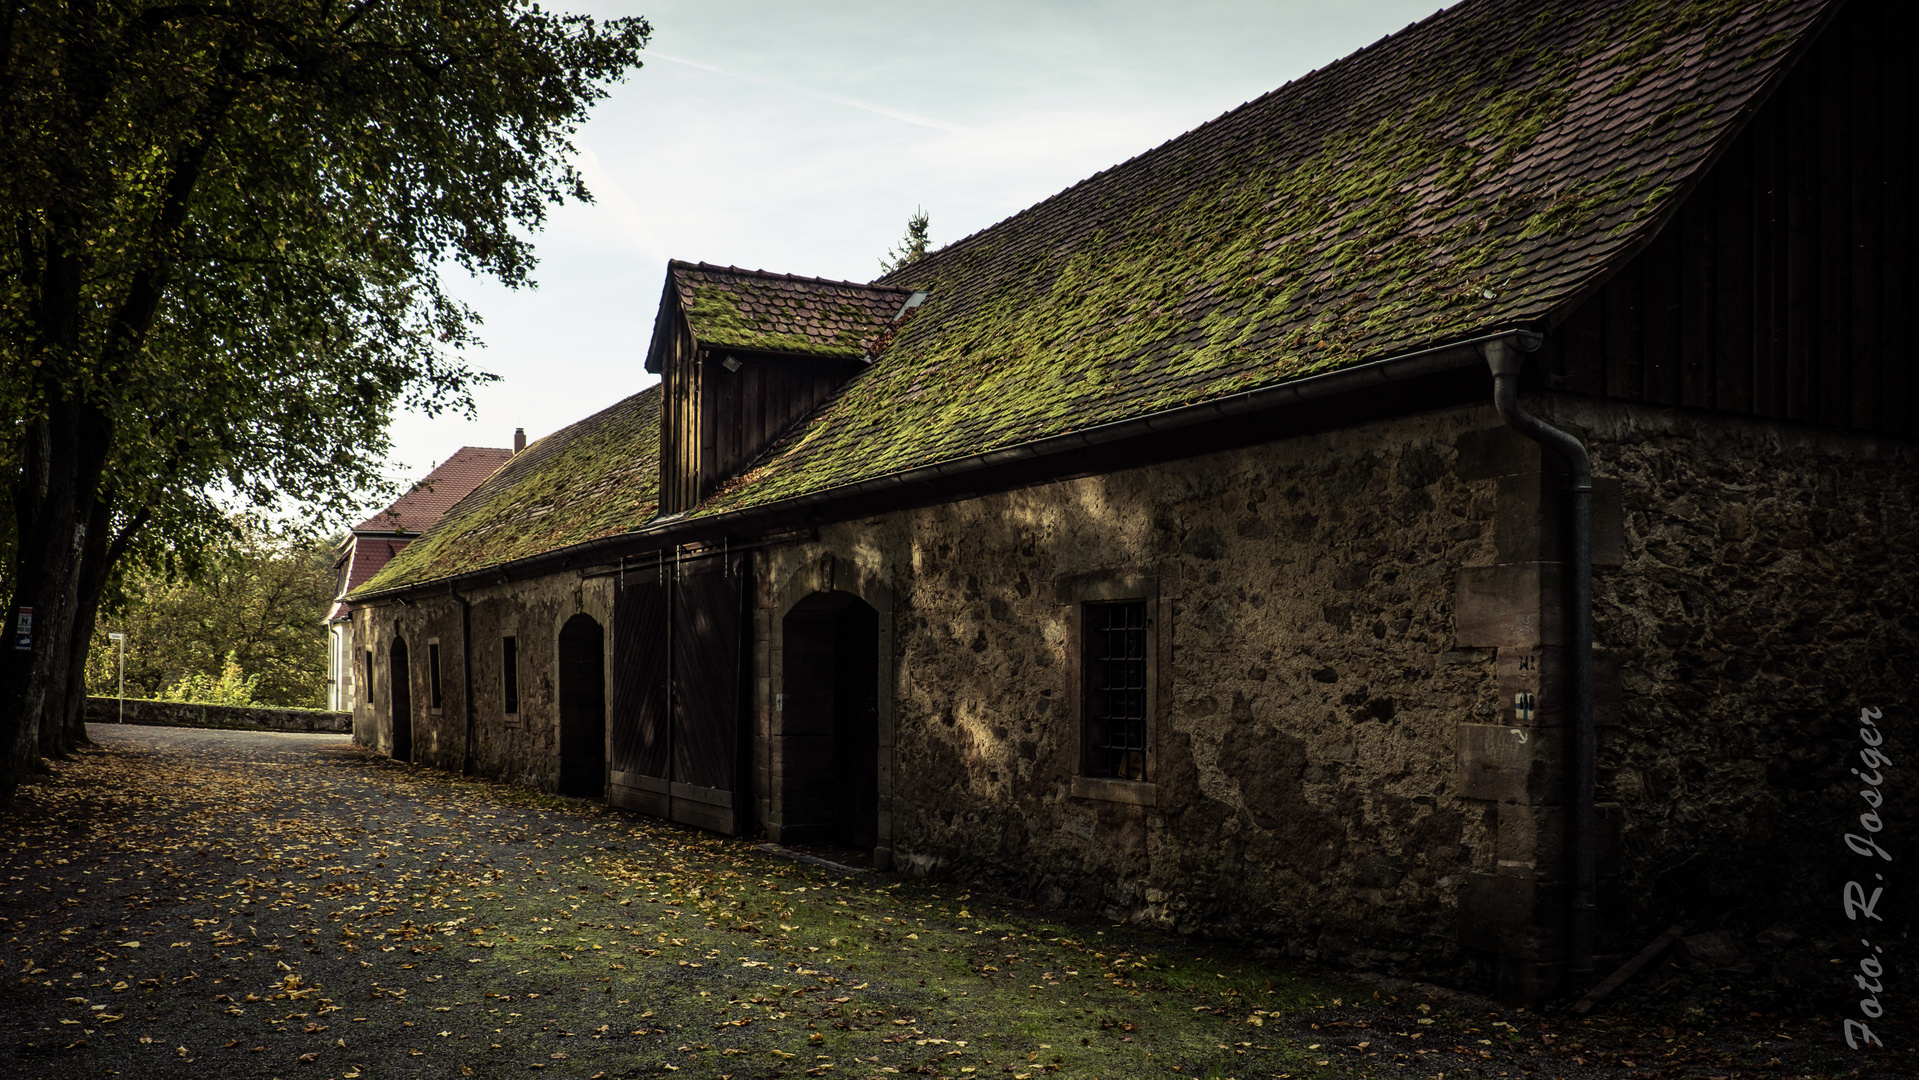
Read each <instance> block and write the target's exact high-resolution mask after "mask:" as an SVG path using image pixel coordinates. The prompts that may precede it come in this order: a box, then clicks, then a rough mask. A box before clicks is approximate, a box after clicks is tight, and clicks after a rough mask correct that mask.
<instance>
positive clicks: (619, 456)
mask: <svg viewBox="0 0 1919 1080" xmlns="http://www.w3.org/2000/svg"><path fill="white" fill-rule="evenodd" d="M659 484H660V388H659V387H658V386H654V387H650V388H648V389H646V390H642V391H640V392H639V393H637V394H634V395H633V396H632V397H629V398H627V399H626V400H624V401H621V402H620V403H618V404H617V405H614V406H613V407H612V408H609V409H604V410H602V411H600V412H597V413H594V414H593V415H592V416H589V417H587V418H586V419H584V420H581V421H580V422H579V423H577V424H573V425H571V426H569V427H565V428H562V429H560V430H559V431H556V432H554V433H553V434H551V435H548V436H547V437H546V438H544V439H541V440H539V441H538V442H535V443H534V444H533V445H531V446H529V447H527V448H526V449H525V450H523V451H521V452H520V453H518V454H515V455H514V456H513V457H512V459H511V460H509V461H508V462H507V463H506V464H505V465H504V466H502V467H501V468H500V470H499V471H498V472H496V473H494V474H493V475H492V476H491V477H489V478H488V479H487V480H486V482H485V483H483V484H481V485H480V486H479V487H477V488H474V489H473V491H472V493H471V494H469V495H467V497H466V498H464V499H461V500H460V501H459V502H458V503H455V504H454V506H453V508H452V509H451V510H448V511H447V512H446V515H445V516H444V517H442V518H441V519H440V520H439V521H438V522H437V523H435V524H434V526H433V527H432V528H431V529H428V530H427V533H426V535H425V536H422V537H420V538H419V539H418V540H415V541H413V542H412V543H411V544H408V545H407V546H406V547H405V548H404V549H403V550H401V551H400V553H399V554H398V555H396V556H394V558H393V560H392V561H391V562H388V563H387V564H386V566H385V567H384V568H383V569H382V570H381V571H380V573H379V574H377V575H376V576H374V577H373V579H372V580H370V581H368V582H367V583H366V584H365V585H362V586H361V587H359V588H358V589H355V590H354V591H353V593H352V595H350V596H349V599H353V598H356V597H359V596H362V595H365V594H367V593H374V592H383V591H386V590H388V589H393V588H398V587H402V586H414V585H423V584H427V583H429V582H433V581H439V580H442V579H444V578H450V577H454V576H457V575H459V574H464V573H470V572H472V571H475V570H485V569H488V568H490V567H494V566H501V565H504V564H506V563H510V562H514V561H516V560H519V559H524V558H528V557H531V556H534V555H541V554H544V553H546V552H549V551H553V550H556V549H559V548H563V547H570V546H572V545H574V544H580V543H584V542H586V541H588V540H598V539H600V538H601V537H605V536H612V535H615V534H617V533H623V532H626V531H627V530H629V529H631V528H632V527H634V526H635V525H638V524H640V523H641V522H644V521H646V520H647V519H648V518H651V517H652V516H653V514H654V511H655V509H656V508H657V505H658V491H659Z"/></svg>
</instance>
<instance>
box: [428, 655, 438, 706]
mask: <svg viewBox="0 0 1919 1080" xmlns="http://www.w3.org/2000/svg"><path fill="white" fill-rule="evenodd" d="M426 654H427V661H426V663H427V697H428V701H427V704H428V705H430V706H431V707H433V708H435V709H437V708H440V643H439V642H437V641H432V642H428V643H427V647H426Z"/></svg>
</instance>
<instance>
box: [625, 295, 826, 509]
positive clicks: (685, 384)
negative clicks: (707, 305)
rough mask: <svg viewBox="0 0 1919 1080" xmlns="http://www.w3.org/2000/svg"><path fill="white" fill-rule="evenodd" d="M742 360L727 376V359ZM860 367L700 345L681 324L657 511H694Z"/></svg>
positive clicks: (673, 348) (665, 377)
mask: <svg viewBox="0 0 1919 1080" xmlns="http://www.w3.org/2000/svg"><path fill="white" fill-rule="evenodd" d="M729 356H731V357H732V358H734V359H735V360H737V361H739V364H740V369H739V370H738V371H728V370H726V367H725V361H726V358H727V357H729ZM858 366H859V365H858V364H856V363H849V362H847V361H843V360H827V359H821V358H819V357H809V356H789V355H785V354H776V353H760V352H748V351H745V350H741V349H706V348H701V347H700V346H699V344H698V342H696V341H695V340H694V338H693V335H692V333H691V332H690V331H689V330H688V329H687V327H686V323H685V321H684V320H683V319H682V320H676V325H675V327H674V329H673V331H672V336H671V340H670V343H669V345H668V348H667V350H666V356H665V359H664V363H663V364H662V365H661V373H660V377H661V379H662V381H663V382H664V383H665V384H666V400H665V405H664V408H663V409H662V410H661V423H662V425H663V427H664V430H663V431H662V432H661V447H660V512H661V513H666V514H671V513H676V512H678V511H681V510H689V509H691V508H693V507H694V506H697V505H698V504H699V502H700V500H701V499H704V498H705V497H706V496H708V495H710V494H712V492H713V490H714V489H715V488H717V487H719V486H720V485H721V484H723V483H725V482H726V481H727V480H728V479H729V478H731V477H733V476H735V475H737V474H738V473H739V472H740V470H742V469H744V468H746V466H747V465H749V464H750V463H751V462H752V461H753V459H754V458H756V457H758V456H759V455H760V452H761V451H763V450H765V449H766V447H767V445H768V444H769V443H771V442H772V440H774V439H776V438H778V437H779V435H780V434H781V433H782V432H784V431H785V430H786V429H787V428H789V427H791V426H792V425H793V423H794V422H795V421H797V420H799V419H800V418H801V417H803V416H805V415H806V414H808V413H810V412H812V411H813V410H814V409H816V408H818V407H819V406H820V404H821V403H822V402H824V401H825V400H826V399H827V398H828V397H830V396H832V394H833V391H834V390H837V389H838V388H839V386H840V384H841V383H843V382H845V381H846V380H847V379H848V378H850V377H852V375H853V374H854V373H855V372H856V371H857V369H858Z"/></svg>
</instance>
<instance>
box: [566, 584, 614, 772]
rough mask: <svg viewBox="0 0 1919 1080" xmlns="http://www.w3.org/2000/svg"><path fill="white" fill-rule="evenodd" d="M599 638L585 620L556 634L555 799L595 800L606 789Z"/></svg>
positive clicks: (578, 617)
mask: <svg viewBox="0 0 1919 1080" xmlns="http://www.w3.org/2000/svg"><path fill="white" fill-rule="evenodd" d="M603 642H604V635H603V634H602V632H601V630H600V624H599V623H598V622H596V621H594V619H593V617H592V616H591V615H586V614H580V615H575V616H573V617H572V618H571V619H568V620H567V621H566V625H565V626H563V627H561V628H560V794H562V795H575V796H584V797H587V798H594V799H597V798H599V797H600V796H601V794H602V793H603V791H604V788H605V784H606V671H605V664H604V662H603V659H602V658H603V657H604V656H605V652H604V644H603Z"/></svg>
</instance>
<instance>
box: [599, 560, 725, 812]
mask: <svg viewBox="0 0 1919 1080" xmlns="http://www.w3.org/2000/svg"><path fill="white" fill-rule="evenodd" d="M744 571H745V564H744V559H743V558H742V557H740V556H733V555H729V556H709V557H704V558H692V559H686V560H684V561H682V562H680V563H678V564H677V565H676V564H675V563H673V562H665V563H662V564H656V565H654V566H649V567H646V568H644V569H641V570H637V571H636V570H635V569H633V568H628V569H627V571H626V572H625V573H624V574H623V575H622V580H621V583H620V590H619V599H618V601H617V603H616V604H615V607H614V617H613V634H614V640H613V650H614V664H615V668H616V670H615V672H614V679H613V730H612V739H611V741H612V753H613V758H612V761H611V762H610V765H611V776H610V777H609V780H610V783H609V785H608V801H609V802H611V803H613V804H614V805H616V806H624V807H628V808H630V809H634V810H639V811H641V812H643V813H648V814H653V815H656V816H658V817H663V818H667V819H669V820H672V821H678V822H683V823H685V824H688V825H697V826H700V827H701V828H706V829H713V830H715V831H717V832H724V833H738V832H740V831H742V830H743V829H744V828H746V826H747V824H748V820H747V816H746V814H745V810H746V808H747V807H748V806H749V805H750V801H749V800H748V799H747V798H746V796H745V794H744V792H743V787H742V780H743V778H744V775H745V771H744V770H743V769H742V767H741V765H740V749H741V746H742V740H741V734H740V729H741V727H742V725H743V723H744V717H743V714H742V712H741V708H740V688H741V685H742V682H743V679H744V671H745V669H744V667H743V664H744V661H745V655H744V652H743V649H742V641H741V639H742V628H743V622H742V617H741V613H742V604H743V602H744V596H745V594H744V589H743V582H744ZM736 796H737V797H736Z"/></svg>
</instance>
